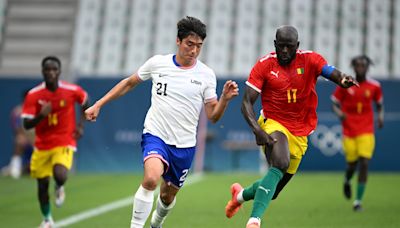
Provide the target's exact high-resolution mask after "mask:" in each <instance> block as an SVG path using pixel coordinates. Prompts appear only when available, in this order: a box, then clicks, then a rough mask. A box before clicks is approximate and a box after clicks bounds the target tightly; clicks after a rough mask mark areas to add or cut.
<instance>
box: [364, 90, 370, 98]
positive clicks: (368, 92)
mask: <svg viewBox="0 0 400 228" xmlns="http://www.w3.org/2000/svg"><path fill="white" fill-rule="evenodd" d="M364 94H365V97H370V96H371V91H369V89H367V90H365V92H364Z"/></svg>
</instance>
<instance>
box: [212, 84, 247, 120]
mask: <svg viewBox="0 0 400 228" xmlns="http://www.w3.org/2000/svg"><path fill="white" fill-rule="evenodd" d="M237 95H239V88H238V85H237V83H236V82H235V81H232V80H228V81H226V82H225V84H224V88H223V90H222V95H221V98H220V99H219V101H217V100H215V101H211V102H208V103H206V104H205V111H206V114H207V117H208V119H209V120H210V121H211V122H212V123H216V122H217V121H218V120H219V119H221V117H222V116H223V115H224V112H225V110H226V107H227V106H228V103H229V101H230V100H232V99H233V98H234V97H236V96H237Z"/></svg>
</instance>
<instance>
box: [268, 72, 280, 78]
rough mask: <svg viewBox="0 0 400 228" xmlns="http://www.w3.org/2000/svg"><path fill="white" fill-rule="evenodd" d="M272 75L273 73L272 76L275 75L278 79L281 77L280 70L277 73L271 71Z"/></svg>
mask: <svg viewBox="0 0 400 228" xmlns="http://www.w3.org/2000/svg"><path fill="white" fill-rule="evenodd" d="M270 73H271V74H272V75H274V76H275V77H276V78H278V77H279V70H278V71H277V72H274V71H272V70H271V72H270Z"/></svg>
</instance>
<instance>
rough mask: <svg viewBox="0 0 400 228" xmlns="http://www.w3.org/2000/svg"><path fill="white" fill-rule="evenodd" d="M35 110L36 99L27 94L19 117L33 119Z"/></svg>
mask: <svg viewBox="0 0 400 228" xmlns="http://www.w3.org/2000/svg"><path fill="white" fill-rule="evenodd" d="M37 112H38V110H37V108H36V99H35V98H34V96H32V95H29V94H28V95H27V96H26V97H25V101H24V104H23V106H22V112H21V118H28V119H33V118H34V117H35V116H36V113H37Z"/></svg>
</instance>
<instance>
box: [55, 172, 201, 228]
mask: <svg viewBox="0 0 400 228" xmlns="http://www.w3.org/2000/svg"><path fill="white" fill-rule="evenodd" d="M202 179H203V176H202V175H201V174H195V175H191V176H190V177H189V178H188V180H187V181H186V183H185V186H188V185H191V184H194V183H196V182H199V181H201V180H202ZM158 191H159V189H158V188H157V190H156V193H155V195H157V194H158ZM132 203H133V196H130V197H126V198H123V199H120V200H116V201H114V202H111V203H107V204H104V205H100V206H98V207H95V208H93V209H89V210H86V211H82V212H80V213H78V214H74V215H71V216H69V217H67V218H65V219H62V220H59V221H58V222H56V223H55V227H66V226H69V225H72V224H75V223H78V222H80V221H82V220H86V219H89V218H93V217H96V216H99V215H101V214H104V213H107V212H109V211H113V210H116V209H119V208H122V207H126V206H129V205H132Z"/></svg>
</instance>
